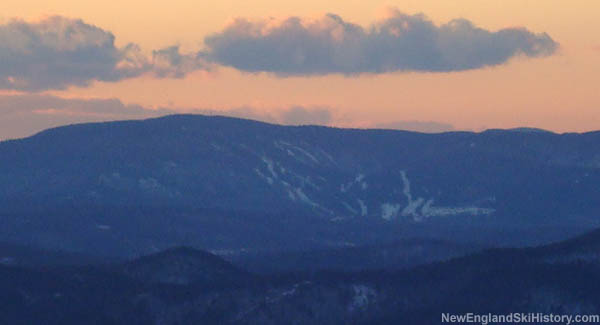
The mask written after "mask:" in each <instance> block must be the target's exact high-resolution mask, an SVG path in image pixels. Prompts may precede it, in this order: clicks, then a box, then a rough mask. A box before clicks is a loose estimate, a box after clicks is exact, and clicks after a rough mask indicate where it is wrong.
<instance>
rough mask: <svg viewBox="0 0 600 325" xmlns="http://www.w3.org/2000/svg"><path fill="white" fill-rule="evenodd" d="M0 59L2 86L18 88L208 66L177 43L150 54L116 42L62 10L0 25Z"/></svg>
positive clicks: (38, 88)
mask: <svg viewBox="0 0 600 325" xmlns="http://www.w3.org/2000/svg"><path fill="white" fill-rule="evenodd" d="M0 62H1V64H0V89H12V90H21V91H42V90H48V89H65V88H67V87H69V86H87V85H89V84H90V83H91V82H92V81H96V80H98V81H107V82H114V81H119V80H122V79H127V78H133V77H137V76H139V75H141V74H143V73H147V72H152V73H154V74H155V75H156V76H157V77H182V76H184V75H185V74H186V73H188V72H191V71H193V70H198V69H208V68H209V65H208V64H206V63H205V62H204V61H203V60H202V59H201V58H198V57H195V56H186V55H182V54H180V53H179V48H178V47H169V48H166V49H161V50H157V51H154V55H153V57H147V56H146V55H144V54H143V53H142V51H141V49H140V47H139V46H138V45H136V44H133V43H131V44H128V45H126V46H124V47H121V48H119V47H117V46H116V45H115V37H114V35H113V34H112V33H110V32H108V31H105V30H103V29H101V28H99V27H96V26H93V25H90V24H87V23H85V22H84V21H82V20H79V19H69V18H65V17H60V16H53V17H49V18H45V19H43V20H41V21H39V22H35V23H29V22H25V21H21V20H12V21H10V22H8V23H6V24H3V25H0Z"/></svg>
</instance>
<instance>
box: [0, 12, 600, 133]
mask: <svg viewBox="0 0 600 325" xmlns="http://www.w3.org/2000/svg"><path fill="white" fill-rule="evenodd" d="M0 12H1V13H2V16H0V40H1V41H2V44H5V45H0V58H3V57H5V58H8V59H2V61H1V62H0V88H2V89H0V139H6V138H15V137H22V136H27V135H30V134H32V133H34V132H37V131H40V130H41V129H44V128H47V127H51V126H57V125H62V124H68V123H75V122H85V121H98V120H114V119H123V118H144V117H152V116H157V115H161V114H166V113H176V112H199V113H206V112H207V111H210V112H211V113H219V112H221V113H223V114H230V115H236V116H245V117H251V118H257V119H262V120H267V121H269V122H279V123H291V124H294V123H317V124H326V125H332V126H352V127H397V128H411V129H417V130H419V129H421V130H422V131H436V130H438V131H441V130H449V129H459V130H476V131H477V130H482V129H485V128H511V127H520V126H529V127H538V128H544V129H549V130H553V131H556V132H583V131H590V130H596V129H600V107H599V103H600V91H598V90H599V88H598V79H599V78H598V75H600V50H599V48H600V38H599V37H598V36H597V31H598V30H600V21H599V20H598V19H597V13H598V12H600V2H596V1H585V0H575V1H569V2H568V3H566V2H564V1H559V0H547V1H533V0H531V1H528V0H518V1H517V0H502V1H480V0H477V1H476V0H462V1H437V0H436V1H434V0H420V1H369V2H366V1H348V0H345V1H341V0H335V1H328V2H326V3H323V2H322V1H312V0H310V1H306V0H305V1H271V0H260V1H233V0H229V1H218V2H217V1H215V2H198V1H191V0H190V1H170V2H150V3H148V2H147V1H126V2H123V1H118V2H117V1H112V0H108V1H102V2H101V1H85V2H83V1H74V0H57V1H53V2H52V4H51V5H50V4H48V3H47V2H44V1H39V0H20V1H16V0H5V1H3V2H2V3H1V4H0ZM418 13H422V14H423V15H424V16H426V18H424V17H421V16H413V15H415V14H418ZM327 14H334V15H335V16H334V15H330V16H327ZM54 15H58V16H61V17H62V18H60V19H58V20H54V21H50V22H49V20H48V18H47V17H49V16H54ZM404 15H405V16H404ZM290 17H298V22H299V23H298V25H297V26H295V25H294V26H295V27H294V26H292V25H293V24H292V21H293V20H290ZM407 17H408V18H407ZM419 17H421V18H419ZM67 18H68V19H67ZM14 19H17V20H20V24H21V25H19V26H27V27H28V28H31V29H33V30H34V31H36V32H38V33H39V35H46V34H47V31H48V30H51V31H56V30H58V31H59V33H65V34H61V35H62V36H64V35H71V36H69V37H71V38H69V39H62V38H60V39H57V38H56V37H55V38H51V37H49V36H47V35H46V36H44V37H43V38H40V37H37V38H36V37H33V38H32V37H31V36H30V35H29V34H27V33H26V32H23V29H22V28H21V27H19V28H21V29H18V28H17V27H15V26H16V25H15V21H14ZM73 19H81V23H82V24H84V25H77V24H75V23H73V22H74V20H73ZM236 19H237V20H236ZM240 19H242V20H240ZM453 19H465V20H468V21H469V22H470V23H471V24H472V28H471V27H465V26H463V25H456V24H454V25H445V24H447V23H448V22H450V21H451V20H453ZM240 22H243V23H244V24H245V25H242V24H241V23H240ZM424 22H429V23H430V25H427V24H425V23H424ZM59 25H60V26H59ZM40 26H41V27H40ZM57 26H58V27H57ZM65 26H66V27H65ZM73 26H75V27H73ZM87 26H93V28H92V27H87ZM240 26H241V27H240ZM345 26H350V27H345ZM352 26H354V27H352ZM423 26H425V27H423ZM428 26H429V27H428ZM431 26H433V27H431ZM444 26H446V27H444ZM515 27H518V28H519V29H515ZM69 28H71V29H69ZM353 28H354V29H353ZM357 28H358V30H359V31H356V29H357ZM372 28H374V30H376V31H379V32H380V33H379V34H377V33H375V32H373V30H372ZM428 28H429V29H428ZM461 28H462V29H461ZM430 29H431V30H433V33H434V34H433V35H435V36H434V37H435V46H436V49H441V50H440V51H441V54H440V55H439V57H438V56H437V54H435V53H437V52H435V53H434V52H428V49H429V47H428V46H429V45H430V44H429V43H428V42H433V41H431V40H429V39H428V38H427V37H428V35H430V34H428V33H429V32H430ZM503 29H504V30H507V29H508V31H511V32H510V33H512V34H510V35H508V36H507V34H506V33H504V32H502V31H501V30H503ZM72 30H77V31H78V33H79V34H77V35H76V36H73V35H74V34H66V33H71V32H72ZM16 31H19V32H18V33H17V32H16ZM70 31H71V32H70ZM479 31H484V32H485V33H488V34H489V35H488V34H486V35H488V36H485V35H484V36H481V35H482V34H481V33H479ZM498 31H501V32H499V33H497V32H498ZM514 31H518V32H514ZM525 31H526V32H527V33H529V34H525ZM21 32H22V33H21ZM384 32H385V33H387V34H386V35H388V36H387V37H388V38H387V41H386V40H384V41H382V40H381V39H380V38H378V37H379V36H378V35H380V34H383V33H384ZM44 33H46V34H44ZM302 33H304V34H302ZM542 33H547V36H548V37H549V38H551V40H552V41H553V42H555V43H556V44H557V46H556V48H552V47H551V46H550V45H548V43H547V42H546V41H545V39H544V38H543V36H542ZM110 34H112V35H114V44H113V43H110V42H112V41H111V40H110V38H106V37H107V36H106V35H110ZM36 35H38V34H36ZM302 35H304V36H302ZM307 35H308V36H307ZM405 35H408V36H405ZM490 35H491V36H490ZM531 35H535V36H531ZM62 36H61V37H62ZM65 37H66V36H65ZM74 37H79V38H84V39H83V40H81V39H77V40H76V41H77V42H79V43H76V42H75V41H74ZM301 37H305V38H304V39H302V38H301ZM306 37H308V38H306ZM35 42H40V44H37V45H36V44H34V45H35V46H33V45H32V44H30V43H35ZM44 42H46V43H47V44H46V43H44ZM61 42H62V43H61ZM103 42H104V43H103ZM106 42H109V43H110V44H109V45H110V46H112V47H110V46H107V45H106V44H108V43H106ZM394 42H396V43H394ZM403 42H404V43H403ZM532 42H535V44H533V45H532ZM129 43H135V44H136V48H128V49H127V53H128V54H127V55H129V57H128V58H129V59H131V60H130V61H126V60H124V59H123V58H119V60H117V61H115V62H112V61H110V62H106V60H109V59H111V58H113V57H114V56H115V55H123V53H125V47H126V46H127V44H129ZM6 44H7V45H6ZM57 44H58V45H57ZM73 44H85V45H86V46H91V47H93V50H94V51H100V52H98V53H96V52H94V54H93V55H92V54H89V53H88V52H81V53H85V56H82V54H80V53H79V52H78V53H79V54H77V55H78V56H68V55H73V53H72V51H73V49H74V48H75V47H77V46H79V45H73ZM373 44H374V45H373ZM38 45H40V46H38ZM74 46H75V47H74ZM172 46H179V48H178V49H177V51H176V52H173V48H171V52H166V51H163V52H155V54H154V56H153V54H152V53H153V52H152V51H155V50H161V49H163V50H164V49H167V48H169V47H172ZM296 47H297V48H296ZM379 47H381V48H379ZM40 48H42V50H39V49H40ZM48 49H51V51H50V50H48ZM57 49H58V50H59V51H56V50H57ZM323 49H327V51H322V50H323ZM331 49H333V50H332V51H333V54H331V53H330V52H331V51H330V50H331ZM20 51H21V52H20ZM31 51H41V52H40V53H35V54H36V55H35V56H34V55H32V56H31V58H36V59H35V60H37V61H27V60H28V58H29V56H28V55H29V54H31ZM69 51H71V52H69ZM503 51H514V53H513V52H510V53H511V54H507V55H506V57H502V56H501V55H500V54H499V53H501V52H503ZM15 53H21V54H19V55H16V56H15ZM23 53H24V54H23ZM57 53H58V54H57ZM199 53H200V54H202V55H198V54H199ZM431 53H434V54H435V55H432V54H431ZM507 53H508V52H507ZM63 54H64V57H61V56H60V55H63ZM3 55H4V56H3ZM11 55H12V56H11ZM44 55H47V61H44V60H45V59H44V58H45V56H44ZM96 55H97V56H96ZM174 55H176V56H177V57H176V60H173V61H169V60H171V59H173V58H175V56H174ZM134 56H135V60H133V59H132V58H133V57H134ZM40 57H41V58H42V59H39V58H40ZM82 57H85V59H86V60H87V61H85V64H88V65H89V66H86V68H85V69H80V66H76V67H73V66H74V65H75V63H77V62H78V61H77V60H79V58H82ZM96 57H98V59H97V60H98V61H97V62H95V61H94V62H90V60H96ZM16 58H18V59H16ZM22 58H27V59H24V60H22ZM263 58H264V62H262V59H263ZM398 58H400V59H398ZM440 58H442V59H443V60H442V61H443V62H442V63H439V62H438V61H439V60H440ZM313 59H314V60H315V61H314V62H316V63H314V64H313V63H311V62H313V61H311V60H313ZM11 60H13V61H11ZM32 60H33V59H32ZM436 60H438V61H436ZM479 61H481V64H476V63H477V62H479ZM13 62H14V63H13ZM54 62H58V63H54ZM124 62H126V63H127V64H128V65H125V63H124ZM131 62H134V63H131ZM440 62H441V61H440ZM113 63H114V64H113ZM78 64H80V63H78ZM111 64H112V65H111ZM2 65H4V67H2ZM65 65H68V66H69V68H67V69H65V68H64V67H65ZM61 69H63V70H61ZM69 69H75V70H73V71H74V72H73V73H72V74H71V75H69V73H70V72H69V71H71V70H69ZM110 69H113V70H114V71H112V70H110ZM65 71H66V72H65ZM63 72H64V73H63ZM59 85H60V87H59ZM57 88H60V89H57ZM57 97H58V98H57ZM90 99H93V101H91V102H90V101H89V100H90ZM425 122H427V123H425ZM431 122H435V123H431ZM436 123H437V124H436Z"/></svg>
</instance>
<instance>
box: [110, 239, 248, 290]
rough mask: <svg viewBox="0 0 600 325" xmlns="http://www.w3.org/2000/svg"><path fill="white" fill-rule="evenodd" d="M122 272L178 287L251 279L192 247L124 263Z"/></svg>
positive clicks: (211, 255) (143, 279) (220, 260)
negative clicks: (177, 285)
mask: <svg viewBox="0 0 600 325" xmlns="http://www.w3.org/2000/svg"><path fill="white" fill-rule="evenodd" d="M121 272H122V273H124V274H127V275H128V276H130V277H132V278H134V279H136V280H138V281H143V282H151V283H169V284H179V285H188V284H195V285H214V284H216V283H228V284H233V283H239V281H243V280H247V279H249V278H250V275H249V274H248V273H246V272H245V271H242V270H240V269H238V268H236V267H234V266H233V265H231V264H230V263H228V262H226V261H225V260H223V259H222V258H220V257H218V256H216V255H213V254H211V253H208V252H204V251H200V250H196V249H193V248H189V247H176V248H171V249H168V250H166V251H163V252H160V253H156V254H152V255H149V256H144V257H140V258H138V259H136V260H133V261H131V262H129V263H126V264H124V265H123V266H122V269H121Z"/></svg>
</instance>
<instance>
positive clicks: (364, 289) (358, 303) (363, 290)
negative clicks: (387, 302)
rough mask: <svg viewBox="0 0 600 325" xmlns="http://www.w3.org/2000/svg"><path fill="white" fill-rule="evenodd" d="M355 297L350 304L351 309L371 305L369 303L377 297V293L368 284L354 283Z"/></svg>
mask: <svg viewBox="0 0 600 325" xmlns="http://www.w3.org/2000/svg"><path fill="white" fill-rule="evenodd" d="M352 289H353V291H354V297H353V298H352V303H351V304H350V306H348V309H349V310H350V311H355V310H357V309H365V308H366V307H368V306H369V303H370V302H371V301H372V300H374V299H375V298H376V297H377V294H376V292H375V290H373V288H370V287H368V286H366V285H362V284H361V285H353V286H352Z"/></svg>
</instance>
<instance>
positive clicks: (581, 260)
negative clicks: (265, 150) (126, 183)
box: [0, 231, 600, 324]
mask: <svg viewBox="0 0 600 325" xmlns="http://www.w3.org/2000/svg"><path fill="white" fill-rule="evenodd" d="M599 251H600V231H595V232H591V233H588V234H586V235H583V236H580V237H577V238H575V239H572V240H568V241H564V242H560V243H557V244H552V245H548V246H541V247H538V248H520V249H492V250H486V251H483V252H481V253H475V254H472V255H469V256H466V257H460V258H455V259H452V260H449V261H446V262H437V263H433V264H428V265H424V266H418V267H415V268H411V269H404V270H392V269H388V270H379V271H374V270H366V271H361V272H343V271H330V272H328V271H319V272H300V271H299V272H296V273H285V274H270V275H264V274H263V275H257V274H255V273H250V272H247V271H245V270H243V269H241V268H239V267H237V266H234V265H232V264H230V263H228V262H226V261H224V260H223V259H221V258H219V257H217V256H215V255H212V254H210V253H206V252H202V251H198V250H194V249H190V248H174V249H170V250H167V251H164V252H161V253H157V254H154V255H150V256H145V257H141V258H138V259H135V260H132V261H129V262H113V263H109V264H94V265H90V266H81V265H79V266H77V265H75V264H77V263H76V261H77V260H78V259H79V258H80V257H79V256H74V255H72V256H69V258H68V259H67V260H68V261H69V262H70V263H69V264H71V266H66V265H65V264H64V263H65V258H64V256H63V255H61V254H58V255H49V254H48V253H45V255H46V256H50V257H49V259H50V260H45V261H42V262H39V263H37V264H35V263H24V264H23V265H21V264H19V262H18V260H19V256H17V255H18V254H21V253H22V251H15V250H12V252H13V253H14V254H13V255H15V256H14V257H13V259H12V260H10V261H9V259H8V258H6V257H5V258H4V260H3V261H4V264H6V265H4V266H1V267H0V287H1V288H2V292H1V293H0V323H1V324H229V323H231V324H291V323H292V324H439V323H440V321H441V313H442V312H449V313H466V312H473V313H485V314H487V313H496V314H501V313H511V312H527V313H529V312H543V313H555V314H557V313H558V314H597V313H600V294H598V292H600V254H598V252H599ZM9 252H10V249H8V248H4V251H3V254H4V255H6V254H7V253H9ZM32 255H35V254H32V253H28V255H27V256H29V257H30V258H31V256H32ZM53 256H54V257H53ZM56 256H58V257H56ZM52 258H59V260H58V262H57V263H52ZM60 258H63V259H62V260H61V259H60ZM87 263H89V260H86V261H85V262H83V264H87ZM8 264H12V265H8Z"/></svg>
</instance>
